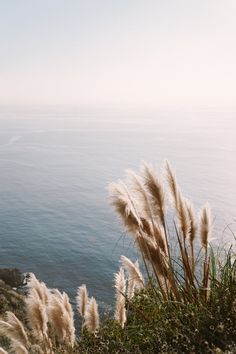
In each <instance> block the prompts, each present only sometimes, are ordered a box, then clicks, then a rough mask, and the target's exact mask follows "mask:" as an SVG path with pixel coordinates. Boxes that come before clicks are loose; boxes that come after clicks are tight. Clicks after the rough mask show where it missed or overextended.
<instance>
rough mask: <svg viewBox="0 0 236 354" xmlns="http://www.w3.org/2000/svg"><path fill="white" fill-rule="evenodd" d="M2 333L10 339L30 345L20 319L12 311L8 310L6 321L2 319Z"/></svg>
mask: <svg viewBox="0 0 236 354" xmlns="http://www.w3.org/2000/svg"><path fill="white" fill-rule="evenodd" d="M0 333H1V334H2V335H5V336H6V337H8V338H9V339H10V340H16V341H17V342H19V343H21V344H23V345H28V337H27V334H26V332H25V329H24V326H23V324H22V323H21V321H20V320H18V318H17V317H16V316H15V315H14V314H13V313H12V312H10V311H8V312H6V321H0Z"/></svg>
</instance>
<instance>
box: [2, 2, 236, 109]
mask: <svg viewBox="0 0 236 354" xmlns="http://www.w3.org/2000/svg"><path fill="white" fill-rule="evenodd" d="M235 19H236V1H235V0H142V1H141V0H93V1H92V0H82V1H81V0H11V1H8V0H0V105H1V104H2V105H5V104H7V105H8V104H10V105H11V104H23V105H27V104H49V105H50V104H68V105H120V106H125V105H137V106H139V105H146V106H155V105H157V106H159V105H164V106H166V105H167V106H176V105H181V106H185V105H190V106H191V105H207V106H208V105H209V106H217V105H221V106H227V107H229V106H233V105H235V102H236V20H235Z"/></svg>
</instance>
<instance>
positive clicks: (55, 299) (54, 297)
mask: <svg viewBox="0 0 236 354" xmlns="http://www.w3.org/2000/svg"><path fill="white" fill-rule="evenodd" d="M48 320H49V323H50V324H51V328H52V330H53V332H54V334H55V336H56V337H57V339H58V341H59V342H66V343H67V344H69V345H70V346H71V347H73V345H74V341H75V327H74V320H73V311H72V308H71V305H70V303H69V298H68V296H67V295H66V294H65V293H63V294H61V293H60V292H59V291H58V292H56V293H54V294H51V298H50V302H49V304H48Z"/></svg>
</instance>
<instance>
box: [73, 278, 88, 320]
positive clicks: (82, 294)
mask: <svg viewBox="0 0 236 354" xmlns="http://www.w3.org/2000/svg"><path fill="white" fill-rule="evenodd" d="M88 301H89V296H88V291H87V287H86V285H85V284H83V285H81V286H80V287H79V288H78V290H77V296H76V303H77V309H78V312H79V313H80V315H81V317H82V318H84V316H85V313H86V307H87V304H88Z"/></svg>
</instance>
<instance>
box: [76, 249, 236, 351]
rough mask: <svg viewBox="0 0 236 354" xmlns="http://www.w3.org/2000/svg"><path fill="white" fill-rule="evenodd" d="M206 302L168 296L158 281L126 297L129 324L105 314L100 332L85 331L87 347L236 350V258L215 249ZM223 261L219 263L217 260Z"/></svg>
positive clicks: (83, 344)
mask: <svg viewBox="0 0 236 354" xmlns="http://www.w3.org/2000/svg"><path fill="white" fill-rule="evenodd" d="M211 259H212V262H211V269H210V270H211V273H210V274H211V275H210V279H211V286H210V288H211V291H210V295H209V298H208V300H207V302H205V301H200V300H196V299H195V300H191V301H189V302H175V301H170V300H168V301H163V299H162V297H161V296H159V293H158V289H157V288H156V287H155V285H154V284H155V282H153V283H152V284H150V283H149V284H148V285H147V287H146V288H145V289H144V290H143V291H142V292H140V293H139V294H137V295H136V296H135V297H134V299H133V300H132V302H130V303H127V308H128V321H127V324H126V326H125V329H123V330H122V329H121V328H120V326H119V325H118V324H117V323H116V322H115V321H113V320H112V319H108V320H106V321H105V322H104V323H103V324H102V326H101V328H100V331H99V333H98V334H97V336H96V337H94V336H93V335H90V334H89V333H87V332H86V333H83V335H82V337H81V339H80V341H79V348H80V351H81V352H82V353H222V352H224V353H227V352H228V353H233V352H235V351H236V278H235V276H236V262H235V260H234V259H233V255H232V251H229V252H228V254H227V256H226V261H225V264H224V265H223V266H220V265H219V263H218V262H217V260H216V259H215V258H214V256H213V255H212V258H211ZM216 264H217V265H218V266H217V265H216Z"/></svg>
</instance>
